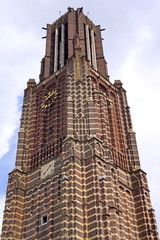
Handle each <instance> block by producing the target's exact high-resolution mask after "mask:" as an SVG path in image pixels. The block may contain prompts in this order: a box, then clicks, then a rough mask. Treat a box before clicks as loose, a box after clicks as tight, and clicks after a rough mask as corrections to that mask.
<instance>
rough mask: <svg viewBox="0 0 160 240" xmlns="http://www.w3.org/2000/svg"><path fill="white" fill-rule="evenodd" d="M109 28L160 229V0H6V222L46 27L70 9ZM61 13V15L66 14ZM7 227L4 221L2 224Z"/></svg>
mask: <svg viewBox="0 0 160 240" xmlns="http://www.w3.org/2000/svg"><path fill="white" fill-rule="evenodd" d="M69 6H70V7H74V8H77V7H83V8H84V13H85V14H88V15H89V18H90V19H92V20H93V22H94V23H95V24H97V25H99V24H100V25H101V27H102V28H105V29H106V30H105V31H104V32H103V33H102V34H103V38H104V41H103V46H104V52H105V58H106V60H107V62H108V69H109V75H110V80H111V82H114V80H115V79H120V80H121V81H122V82H123V86H124V88H125V89H126V90H127V96H128V102H129V106H130V107H131V114H132V120H133V126H134V130H135V131H136V135H137V142H138V148H139V154H140V160H141V166H142V169H143V170H144V171H145V172H147V174H148V182H149V188H150V191H151V200H152V205H153V208H154V209H155V211H156V217H157V222H158V226H159V229H160V207H159V199H160V190H159V189H160V187H159V183H160V173H159V172H160V160H159V159H160V152H159V147H160V146H159V145H160V143H159V136H160V127H159V122H160V110H159V109H160V108H159V103H160V77H159V76H160V31H159V29H160V14H159V9H160V1H159V0H141V1H139V0H134V1H128V0H112V1H111V0H108V1H106V0H99V1H96V0H92V1H86V0H67V1H66V0H63V1H62V0H59V1H57V0H54V1H53V0H52V1H51V0H45V1H44V0H43V1H42V0H34V1H32V0H27V1H21V0H14V1H10V0H2V2H1V6H0V29H1V37H0V53H1V58H0V73H1V74H0V169H1V174H0V224H1V219H2V214H3V208H4V199H5V191H6V184H7V178H8V173H9V172H10V171H11V170H12V169H13V168H14V162H15V153H16V144H17V131H18V128H19V119H20V109H21V99H22V96H23V90H24V89H25V87H26V83H27V81H28V79H29V78H35V79H36V81H37V82H38V76H39V70H40V61H41V58H42V57H43V56H44V52H45V40H42V39H41V37H43V36H44V35H45V32H44V31H43V30H42V29H41V27H45V26H46V23H52V22H54V21H55V20H56V19H57V18H58V17H59V16H60V14H64V13H65V12H66V11H67V8H68V7H69ZM60 12H61V13H60ZM0 228H1V225H0Z"/></svg>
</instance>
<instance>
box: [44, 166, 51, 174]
mask: <svg viewBox="0 0 160 240" xmlns="http://www.w3.org/2000/svg"><path fill="white" fill-rule="evenodd" d="M51 166H52V165H49V167H48V168H47V169H46V171H44V172H43V175H45V174H46V172H47V171H48V169H50V167H51Z"/></svg>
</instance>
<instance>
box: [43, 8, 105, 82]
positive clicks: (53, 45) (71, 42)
mask: <svg viewBox="0 0 160 240" xmlns="http://www.w3.org/2000/svg"><path fill="white" fill-rule="evenodd" d="M43 29H45V30H47V33H46V51H45V56H44V58H43V59H42V62H41V73H40V81H43V80H44V79H46V78H48V77H49V76H50V75H52V74H53V73H55V72H56V71H58V70H59V69H61V68H63V67H64V66H65V65H66V63H67V60H68V59H69V58H70V57H72V56H74V48H75V38H76V39H79V47H80V48H81V55H82V56H84V57H85V58H86V60H88V63H89V65H90V66H91V67H92V68H94V69H95V70H96V71H97V72H99V73H100V74H101V75H103V76H104V77H106V78H108V71H107V64H106V61H105V58H104V54H103V46H102V37H101V29H100V25H98V26H96V25H95V24H94V23H93V22H92V21H91V20H90V19H89V18H88V16H86V15H84V14H83V8H77V10H74V9H73V8H71V7H69V8H68V11H67V12H66V13H65V14H64V15H62V16H61V17H60V18H58V19H57V20H56V21H55V22H53V23H52V24H47V27H46V28H43Z"/></svg>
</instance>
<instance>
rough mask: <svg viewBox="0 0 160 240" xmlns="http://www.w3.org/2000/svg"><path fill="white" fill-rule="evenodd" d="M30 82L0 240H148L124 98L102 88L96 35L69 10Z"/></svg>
mask: <svg viewBox="0 0 160 240" xmlns="http://www.w3.org/2000/svg"><path fill="white" fill-rule="evenodd" d="M44 29H45V30H46V52H45V57H44V58H43V59H42V62H41V73H40V81H39V83H38V84H36V82H35V80H34V79H29V81H28V83H27V88H26V89H25V92H24V102H23V109H22V118H21V124H20V131H19V134H18V147H17V155H16V164H15V168H14V169H13V171H12V172H11V173H10V174H9V180H8V188H7V196H6V204H5V210H4V221H3V227H2V240H5V239H6V240H12V239H14V240H19V239H20V240H35V239H37V240H51V239H54V240H56V239H63V240H68V239H69V240H71V239H72V240H76V239H77V240H78V239H79V240H85V239H86V240H87V239H89V240H96V239H97V240H118V239H121V240H129V239H130V240H143V239H144V240H156V239H158V232H157V226H156V221H155V216H154V210H153V208H152V206H151V202H150V195H149V189H148V185H147V180H146V173H145V172H144V171H143V170H142V169H141V167H140V162H139V157H138V151H137V144H136V139H135V133H134V131H133V129H132V122H131V116H130V109H129V106H128V103H127V98H126V91H125V90H124V89H123V87H122V83H121V81H120V80H116V81H115V83H114V84H112V83H111V82H110V81H109V76H108V72H107V65H106V61H105V59H104V55H103V49H102V38H101V28H100V26H96V25H94V24H93V22H92V21H91V20H90V19H89V18H88V17H87V16H85V15H84V14H83V9H82V8H79V9H77V10H74V9H72V8H69V9H68V12H67V13H66V14H64V15H63V16H61V17H60V18H59V19H58V20H57V21H56V22H54V23H53V24H48V25H47V27H46V28H44Z"/></svg>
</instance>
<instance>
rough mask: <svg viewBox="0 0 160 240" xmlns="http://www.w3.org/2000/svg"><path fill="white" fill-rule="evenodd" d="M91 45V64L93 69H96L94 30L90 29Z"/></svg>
mask: <svg viewBox="0 0 160 240" xmlns="http://www.w3.org/2000/svg"><path fill="white" fill-rule="evenodd" d="M91 42H92V43H91V46H92V64H93V67H94V69H95V70H96V71H97V60H96V48H95V38H94V30H93V29H92V30H91Z"/></svg>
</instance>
